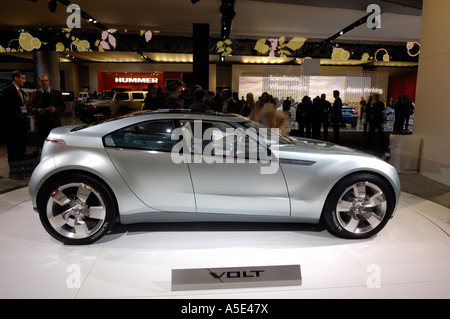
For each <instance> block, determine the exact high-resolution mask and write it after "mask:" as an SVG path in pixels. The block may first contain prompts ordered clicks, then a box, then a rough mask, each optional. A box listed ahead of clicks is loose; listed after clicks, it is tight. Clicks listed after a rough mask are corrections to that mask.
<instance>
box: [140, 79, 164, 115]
mask: <svg viewBox="0 0 450 319" xmlns="http://www.w3.org/2000/svg"><path fill="white" fill-rule="evenodd" d="M147 90H148V93H147V96H146V97H145V100H144V108H143V109H144V110H157V109H159V106H160V97H159V96H158V95H157V94H156V91H157V89H156V85H155V84H154V83H150V84H149V85H148V87H147Z"/></svg>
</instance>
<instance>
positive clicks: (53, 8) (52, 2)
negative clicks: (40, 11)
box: [48, 0, 56, 13]
mask: <svg viewBox="0 0 450 319" xmlns="http://www.w3.org/2000/svg"><path fill="white" fill-rule="evenodd" d="M48 9H49V10H50V12H52V13H53V12H55V11H56V0H48Z"/></svg>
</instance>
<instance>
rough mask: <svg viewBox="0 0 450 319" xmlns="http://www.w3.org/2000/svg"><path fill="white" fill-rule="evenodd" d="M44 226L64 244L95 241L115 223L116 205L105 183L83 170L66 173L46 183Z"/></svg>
mask: <svg viewBox="0 0 450 319" xmlns="http://www.w3.org/2000/svg"><path fill="white" fill-rule="evenodd" d="M38 211H39V217H40V219H41V222H42V224H43V226H44V228H45V229H46V230H47V232H48V233H49V234H50V235H51V236H52V237H53V238H55V239H57V240H59V241H61V242H62V243H64V244H69V245H84V244H91V243H93V242H95V241H97V240H98V239H100V238H101V237H103V236H104V235H105V234H106V233H108V232H109V231H110V230H111V228H112V226H113V225H114V222H115V219H116V212H117V209H116V205H115V201H114V199H113V196H112V194H111V191H109V190H108V189H107V188H106V187H105V186H104V185H103V183H101V182H99V181H97V180H96V179H95V178H93V177H91V176H87V175H82V174H66V175H62V176H59V177H57V178H55V179H53V180H52V181H50V182H49V183H48V184H46V185H45V186H44V188H43V190H42V192H41V195H40V197H39V201H38Z"/></svg>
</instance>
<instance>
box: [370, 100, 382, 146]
mask: <svg viewBox="0 0 450 319" xmlns="http://www.w3.org/2000/svg"><path fill="white" fill-rule="evenodd" d="M383 111H384V103H383V102H381V101H380V95H379V94H376V95H375V96H374V102H373V104H372V107H371V111H370V115H371V121H370V131H369V145H371V144H372V140H373V137H374V135H375V131H377V132H378V142H379V144H380V145H379V146H380V147H381V148H383V147H384V133H383Z"/></svg>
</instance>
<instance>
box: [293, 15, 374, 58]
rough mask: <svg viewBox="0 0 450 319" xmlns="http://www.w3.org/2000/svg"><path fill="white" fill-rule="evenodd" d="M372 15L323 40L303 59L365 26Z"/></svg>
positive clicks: (305, 54) (307, 52)
mask: <svg viewBox="0 0 450 319" xmlns="http://www.w3.org/2000/svg"><path fill="white" fill-rule="evenodd" d="M372 14H373V13H372V12H370V13H369V14H367V15H365V16H364V17H362V18H361V19H358V20H357V21H355V22H353V23H352V24H350V25H348V26H346V27H345V28H343V29H342V30H340V31H338V32H336V33H335V34H333V35H332V36H330V37H328V38H327V39H325V40H323V41H322V42H319V43H316V44H315V45H314V46H313V47H312V48H310V49H309V50H307V51H306V52H304V53H303V57H308V56H309V55H310V54H311V53H312V52H313V51H315V50H317V49H318V48H320V47H323V46H329V45H330V44H331V43H333V41H334V40H336V39H337V38H339V37H341V36H343V35H344V34H346V33H348V32H350V31H351V30H353V29H355V28H357V27H359V26H361V25H363V24H366V23H367V20H368V19H369V17H370V16H372ZM298 59H299V57H296V58H295V59H293V60H292V61H290V62H289V64H292V63H295V62H296V61H298Z"/></svg>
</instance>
